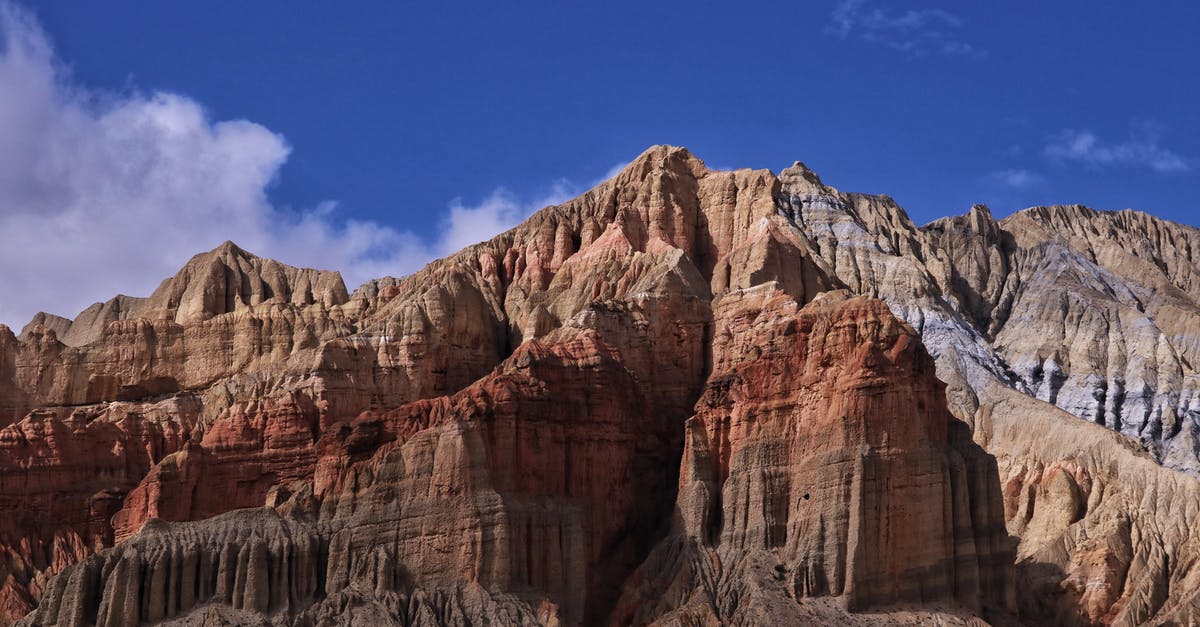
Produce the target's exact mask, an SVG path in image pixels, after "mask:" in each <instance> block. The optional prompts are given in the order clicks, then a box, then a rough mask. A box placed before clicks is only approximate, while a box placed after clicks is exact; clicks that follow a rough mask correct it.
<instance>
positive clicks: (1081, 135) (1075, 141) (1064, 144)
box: [1045, 122, 1192, 173]
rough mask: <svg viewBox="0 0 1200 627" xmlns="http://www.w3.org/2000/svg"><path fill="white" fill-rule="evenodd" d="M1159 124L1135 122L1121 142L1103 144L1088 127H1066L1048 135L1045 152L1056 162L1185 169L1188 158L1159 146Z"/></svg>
mask: <svg viewBox="0 0 1200 627" xmlns="http://www.w3.org/2000/svg"><path fill="white" fill-rule="evenodd" d="M1161 135H1162V130H1161V127H1160V126H1159V125H1157V124H1154V123H1152V122H1142V123H1138V124H1134V126H1133V128H1132V129H1131V131H1130V133H1129V138H1128V139H1126V140H1125V141H1124V142H1121V143H1117V144H1113V143H1106V142H1104V141H1103V140H1101V139H1100V137H1099V136H1098V135H1096V133H1094V132H1092V131H1090V130H1086V129H1084V130H1075V129H1067V130H1064V131H1062V132H1061V133H1058V134H1056V135H1054V136H1052V137H1051V138H1050V140H1049V141H1048V142H1047V144H1046V149H1045V150H1046V155H1047V156H1049V157H1051V158H1052V159H1055V160H1059V161H1077V162H1080V163H1084V164H1087V165H1091V166H1096V167H1107V166H1138V167H1147V168H1150V169H1152V170H1154V171H1155V172H1163V173H1171V172H1187V171H1188V170H1191V168H1192V165H1191V163H1190V161H1189V160H1188V159H1186V158H1184V157H1183V156H1181V155H1179V154H1178V153H1176V152H1173V151H1171V150H1169V149H1167V148H1164V147H1162V146H1160V145H1159V139H1160V137H1161Z"/></svg>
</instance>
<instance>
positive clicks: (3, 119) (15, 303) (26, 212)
mask: <svg viewBox="0 0 1200 627" xmlns="http://www.w3.org/2000/svg"><path fill="white" fill-rule="evenodd" d="M0 138H3V141H2V142H0V323H3V324H8V325H10V326H13V327H14V330H15V329H18V328H19V327H20V325H23V324H24V323H25V322H26V321H28V320H29V319H30V318H31V317H32V316H33V314H34V313H36V312H37V311H40V310H44V311H48V312H51V313H55V314H59V315H63V316H67V317H74V315H75V314H76V313H78V312H79V311H80V310H82V309H83V308H85V307H86V306H88V305H90V304H91V303H93V302H97V301H103V300H107V299H108V298H111V297H112V296H114V295H115V294H116V293H118V292H122V293H127V294H133V295H148V294H149V293H150V292H152V291H153V290H154V288H155V287H157V285H158V283H159V282H160V281H161V280H162V279H163V278H165V277H167V276H170V275H172V274H173V273H174V272H175V271H177V270H178V269H179V267H180V266H182V265H183V263H185V262H186V261H187V259H188V258H190V257H191V256H192V255H193V254H195V253H197V252H201V251H204V250H208V249H210V248H213V247H215V246H216V245H218V244H220V243H221V242H222V241H224V240H226V239H233V240H235V241H236V242H237V243H238V244H239V245H241V246H243V247H244V248H246V249H248V250H250V251H253V252H254V253H256V254H259V255H263V256H267V257H273V258H275V259H279V260H280V261H283V262H285V263H289V264H292V265H298V266H307V267H316V268H323V269H335V270H339V271H341V272H342V275H343V277H344V278H345V279H346V284H347V286H348V287H349V288H350V289H354V288H355V287H356V286H357V285H359V284H360V283H361V282H362V281H364V280H366V279H369V278H372V277H378V276H384V275H388V274H390V275H401V274H405V273H408V272H412V271H414V270H416V269H417V268H419V267H420V265H421V264H423V263H424V262H426V261H428V260H430V259H432V258H435V257H437V256H441V255H444V254H446V253H449V252H452V251H454V250H457V249H458V248H461V247H462V246H465V245H468V244H471V243H473V242H476V241H479V240H482V239H486V238H488V237H490V236H492V235H494V234H496V233H497V232H499V231H502V230H504V229H506V228H509V227H511V226H513V225H515V224H516V223H518V222H519V221H520V220H522V219H523V218H525V217H526V216H527V215H528V214H529V213H531V212H532V211H533V210H535V209H537V208H540V207H541V206H544V205H546V204H554V203H557V202H560V201H562V200H565V199H566V198H567V197H569V196H570V195H571V194H572V193H573V192H574V191H576V190H575V189H573V188H572V187H571V185H570V184H569V183H567V182H565V181H560V182H557V183H555V184H554V185H553V186H552V187H551V189H550V191H549V193H548V194H547V195H546V196H545V197H542V198H537V199H533V201H532V202H524V201H522V200H521V199H519V198H517V197H516V196H515V195H513V194H512V193H511V192H508V191H506V190H503V189H499V190H497V191H496V192H494V193H493V194H492V195H491V196H489V197H487V198H485V199H484V200H483V201H482V202H481V203H479V204H478V205H473V206H468V205H465V204H463V202H462V201H461V200H455V201H453V202H452V203H451V204H450V206H449V207H448V212H447V216H446V219H445V220H444V223H443V225H442V229H441V231H440V232H439V233H438V234H437V235H435V236H434V237H433V238H431V239H423V238H421V237H419V236H417V235H415V234H414V233H411V232H408V231H403V230H397V229H394V228H391V227H388V226H385V225H381V224H379V223H376V222H373V221H366V220H356V219H353V218H346V217H343V216H342V215H341V213H340V212H339V209H338V206H337V204H336V203H334V202H325V203H321V204H320V205H319V206H317V207H315V208H312V209H308V210H302V211H294V210H289V209H285V208H279V207H275V206H272V204H271V203H270V201H269V200H268V196H267V190H268V189H269V188H270V186H271V185H272V184H273V183H274V182H275V181H276V180H277V178H278V176H279V173H280V169H281V168H282V167H283V165H284V163H285V162H286V161H287V158H288V154H289V153H290V151H291V147H290V146H289V145H288V143H287V141H286V140H285V139H284V138H283V136H281V135H279V134H278V133H275V132H272V131H271V130H270V129H268V128H266V127H264V126H262V125H259V124H256V123H254V122H250V121H246V120H224V121H216V120H212V119H211V118H210V117H209V115H208V114H207V113H206V112H205V110H204V108H203V107H202V106H201V105H200V104H199V103H197V102H196V101H194V100H192V99H190V98H188V97H186V96H183V95H180V94H173V93H166V92H153V93H148V94H143V93H136V92H134V93H112V92H106V91H100V90H94V89H89V88H87V87H84V86H81V85H79V84H77V83H76V82H75V81H74V80H73V79H72V76H71V74H70V72H69V70H68V69H66V68H65V67H64V65H63V64H62V62H61V61H60V60H59V59H58V58H57V57H56V56H55V53H54V50H53V46H52V45H51V42H50V40H49V38H48V37H47V36H46V34H45V33H44V32H43V30H42V29H41V27H40V26H39V25H38V24H37V22H36V21H35V20H34V19H33V18H32V17H31V16H30V15H29V14H28V13H27V12H25V11H24V10H22V9H21V8H19V7H17V6H16V5H14V4H11V3H8V2H4V1H3V0H0Z"/></svg>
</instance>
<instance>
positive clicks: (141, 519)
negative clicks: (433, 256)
mask: <svg viewBox="0 0 1200 627" xmlns="http://www.w3.org/2000/svg"><path fill="white" fill-rule="evenodd" d="M1198 233H1200V232H1198V231H1196V230H1194V229H1189V228H1187V227H1181V226H1178V225H1172V224H1169V223H1166V222H1163V221H1159V220H1155V219H1153V218H1150V217H1148V216H1145V215H1144V214H1138V213H1135V212H1117V213H1106V212H1095V211H1092V210H1089V209H1085V208H1082V207H1073V206H1069V207H1041V208H1035V209H1031V210H1027V211H1025V212H1021V213H1019V214H1016V215H1014V216H1012V217H1009V218H1006V219H1004V220H1000V221H997V220H995V219H994V218H993V217H992V216H991V214H990V212H988V210H987V209H986V208H985V207H981V206H980V207H974V208H972V209H971V211H970V212H969V213H967V214H966V215H964V216H960V217H956V218H948V219H946V220H940V221H937V222H935V223H933V224H930V225H927V226H925V227H921V228H918V227H917V226H916V225H914V224H913V223H912V222H911V220H909V218H908V217H907V215H906V214H905V213H904V211H903V210H902V209H901V208H900V207H899V206H898V205H896V203H895V202H894V201H892V200H891V199H890V198H887V197H885V196H869V195H863V194H851V193H844V192H841V191H839V190H837V189H835V188H833V187H831V186H828V185H826V184H825V183H824V182H822V181H821V179H820V178H819V177H818V176H817V175H816V174H815V173H813V172H812V171H811V170H809V169H808V168H807V167H806V166H804V165H803V164H801V163H797V164H795V165H794V166H793V167H791V168H787V169H785V170H784V171H782V172H780V173H779V174H778V175H775V174H773V173H772V172H769V171H766V170H738V171H733V172H717V171H712V170H709V169H708V168H706V167H705V166H704V164H703V163H702V162H701V161H700V160H699V159H697V158H696V157H694V156H693V155H691V154H690V153H688V152H687V151H686V150H683V149H679V148H672V147H667V146H659V147H654V148H651V149H650V150H648V151H646V152H645V153H644V154H642V155H641V156H640V157H638V158H637V159H636V160H635V161H634V162H632V163H631V164H630V165H629V166H628V167H626V168H625V169H624V170H622V171H621V172H620V173H619V174H617V175H616V176H615V177H614V178H613V179H612V180H610V181H607V182H605V183H602V184H600V185H598V186H597V187H595V188H594V189H592V190H589V191H588V192H586V193H584V194H583V195H581V196H580V197H579V198H576V199H574V200H571V201H568V202H566V203H564V204H562V205H559V206H555V207H547V208H545V209H543V210H541V211H539V212H537V213H536V214H534V215H533V216H532V217H530V218H529V220H527V221H526V222H524V223H523V224H521V225H519V226H517V227H516V228H514V229H512V230H510V231H508V232H506V233H503V234H500V235H498V236H497V237H495V238H493V239H491V240H489V241H487V242H483V243H480V244H477V245H474V246H471V247H468V248H466V249H464V250H462V251H459V252H458V253H455V254H453V255H451V256H449V257H447V258H445V259H442V260H439V261H435V262H433V263H431V264H429V265H428V266H426V267H425V268H424V269H422V270H421V271H419V272H417V273H416V274H414V275H412V276H408V277H403V278H391V277H384V278H380V279H376V280H373V281H369V282H368V283H366V284H364V285H363V286H361V287H359V288H358V289H357V290H355V291H354V292H353V293H352V294H347V293H346V289H345V287H344V285H343V284H342V281H341V279H340V277H338V275H337V274H336V273H332V272H323V271H318V270H308V269H298V268H290V267H288V266H284V265H282V264H278V263H277V262H274V261H271V260H267V259H260V258H257V257H255V256H253V255H251V254H249V253H247V252H246V251H243V250H241V249H240V248H238V247H236V246H234V245H233V244H231V243H226V244H224V245H222V246H221V247H218V248H217V249H215V250H213V251H210V252H208V253H204V254H201V255H198V256H196V257H195V258H193V259H192V260H191V261H190V262H189V263H188V264H187V265H186V266H185V267H184V268H183V269H182V270H181V271H180V272H179V273H178V274H177V275H176V276H175V277H172V278H170V279H168V280H166V281H164V283H163V284H162V285H161V286H160V287H159V288H158V290H156V291H155V292H154V294H152V295H150V296H149V297H147V298H133V297H127V296H118V297H116V298H114V299H112V300H110V301H108V302H107V303H100V304H97V305H94V306H93V307H91V308H89V309H87V310H85V311H84V312H82V313H81V314H80V315H79V316H77V317H76V318H75V319H74V320H67V319H65V318H61V317H58V316H53V315H50V314H39V315H38V316H36V317H35V318H34V320H32V321H31V322H30V323H29V324H28V325H27V326H26V327H25V328H24V329H22V331H21V333H20V335H19V336H18V335H15V334H14V333H13V332H12V331H11V330H10V329H8V328H6V327H0V427H2V428H0V509H2V510H3V511H5V512H8V511H18V512H20V515H19V516H6V517H4V518H3V519H2V520H0V622H10V621H13V620H16V619H18V618H20V617H21V616H23V615H25V614H27V613H28V616H26V617H25V618H24V619H23V620H24V623H25V624H90V623H98V624H107V625H115V624H134V623H138V622H156V621H166V620H176V621H181V624H196V623H203V624H262V625H266V624H280V623H296V624H303V625H318V624H320V625H328V624H339V623H341V624H346V623H349V624H395V625H413V624H467V623H471V624H484V623H490V624H546V625H559V624H561V625H574V624H603V623H611V624H624V623H627V622H638V623H640V622H646V621H655V622H656V623H658V624H664V625H665V624H672V625H674V624H678V625H685V624H686V625H696V624H705V625H716V624H727V623H743V624H781V623H794V624H812V623H818V624H820V623H824V624H864V625H866V624H927V623H931V622H935V623H942V624H979V622H980V621H981V620H984V619H987V620H993V621H995V622H997V623H1000V624H1005V623H1009V622H1011V621H1013V620H1022V621H1029V622H1033V623H1039V622H1041V623H1055V624H1060V623H1061V624H1097V623H1100V624H1122V625H1126V624H1140V623H1146V622H1170V621H1175V622H1178V623H1183V624H1186V623H1188V622H1189V621H1193V620H1195V619H1196V617H1197V616H1200V574H1197V573H1200V571H1197V570H1196V569H1194V568H1193V565H1194V564H1195V563H1196V559H1197V556H1200V544H1197V541H1196V540H1194V539H1193V534H1192V532H1191V529H1193V528H1200V525H1198V524H1197V523H1200V521H1195V520H1193V519H1194V518H1195V511H1196V510H1197V507H1196V503H1200V488H1198V487H1197V483H1196V479H1195V478H1194V477H1193V476H1191V475H1188V474H1183V473H1181V472H1177V471H1176V470H1173V469H1177V470H1181V471H1184V472H1186V473H1193V474H1195V473H1197V472H1200V462H1198V461H1197V459H1200V456H1198V454H1197V451H1198V450H1200V448H1198V447H1197V439H1196V431H1197V429H1200V427H1198V426H1197V421H1196V417H1197V416H1200V409H1197V408H1200V405H1198V404H1197V403H1200V401H1197V400H1196V398H1197V394H1196V392H1195V390H1194V388H1196V387H1197V386H1196V383H1195V382H1196V381H1197V380H1200V377H1197V375H1196V373H1195V372H1194V371H1193V369H1192V364H1195V363H1198V362H1197V360H1198V359H1200V355H1197V354H1196V353H1197V352H1200V339H1198V338H1200V333H1198V332H1197V328H1198V327H1197V325H1198V324H1200V322H1198V320H1200V316H1198V315H1197V313H1200V309H1198V305H1197V303H1200V300H1198V298H1200V287H1198V283H1197V281H1196V277H1197V275H1198V274H1200V271H1198V270H1197V267H1196V265H1195V262H1194V261H1193V260H1195V259H1197V258H1198V257H1197V255H1196V253H1197V252H1200V251H1196V247H1197V246H1198V245H1200V239H1198V238H1197V234H1198ZM843 289H845V290H848V292H849V293H847V292H844V291H839V290H843ZM876 299H878V300H876ZM939 379H940V381H939ZM1055 406H1057V407H1055ZM1063 410H1065V412H1064V411H1063ZM1066 412H1070V413H1066ZM1081 419H1082V420H1081ZM1089 422H1091V423H1100V424H1099V425H1096V424H1088V423H1089ZM1101 425H1102V426H1101ZM984 449H986V451H985V450H984ZM993 455H994V456H995V457H993ZM997 460H998V462H997ZM264 505H265V506H266V507H265V508H264ZM232 510H238V511H232ZM1010 534H1011V535H1010ZM1014 581H1015V582H1016V583H1015V585H1014ZM31 610H32V613H29V612H31Z"/></svg>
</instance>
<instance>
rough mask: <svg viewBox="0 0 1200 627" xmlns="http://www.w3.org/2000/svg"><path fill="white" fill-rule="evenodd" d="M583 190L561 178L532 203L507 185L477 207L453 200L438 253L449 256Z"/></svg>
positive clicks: (456, 199)
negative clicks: (518, 195)
mask: <svg viewBox="0 0 1200 627" xmlns="http://www.w3.org/2000/svg"><path fill="white" fill-rule="evenodd" d="M580 191H582V190H579V189H578V188H577V187H576V186H574V185H572V184H571V183H570V182H569V181H566V180H558V181H555V182H554V183H553V184H552V185H551V186H550V189H549V190H547V191H546V192H545V194H543V195H542V196H540V197H538V198H536V199H535V200H533V201H532V202H522V201H520V200H519V199H518V198H517V197H516V196H515V195H513V193H512V192H510V191H508V190H507V189H505V188H503V187H500V188H497V189H496V190H495V191H493V192H492V193H491V194H490V195H488V197H487V198H484V199H483V201H482V202H480V203H479V204H478V205H475V206H467V205H464V204H463V203H462V199H461V198H455V199H454V200H452V201H450V213H449V215H447V216H446V219H445V220H444V221H443V224H442V228H443V230H442V234H441V237H440V238H439V239H438V242H437V245H436V251H435V252H436V254H437V255H438V256H445V255H449V254H450V253H453V252H455V251H458V250H460V249H462V248H465V247H467V246H470V245H471V244H474V243H476V242H480V241H483V240H485V239H488V238H489V237H492V236H493V235H495V234H497V233H502V232H504V231H507V230H508V229H511V228H512V227H514V226H516V225H518V224H520V223H521V221H522V220H524V219H525V218H527V217H529V214H531V213H533V212H534V211H537V210H538V209H541V208H542V207H548V206H550V205H558V204H562V203H564V202H566V201H568V200H570V199H571V198H574V197H575V196H577V195H578V194H579V192H580Z"/></svg>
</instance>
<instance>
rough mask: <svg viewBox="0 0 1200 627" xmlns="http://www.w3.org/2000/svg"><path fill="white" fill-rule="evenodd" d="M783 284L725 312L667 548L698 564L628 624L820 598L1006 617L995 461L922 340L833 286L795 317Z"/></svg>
mask: <svg viewBox="0 0 1200 627" xmlns="http://www.w3.org/2000/svg"><path fill="white" fill-rule="evenodd" d="M770 288H771V286H770V285H767V286H759V287H758V288H755V289H751V290H746V291H744V292H731V293H729V294H726V295H725V296H724V297H723V298H722V299H721V300H720V301H719V303H718V305H717V306H716V307H715V309H716V318H717V320H718V322H719V326H720V328H722V329H723V331H722V332H720V333H719V334H718V335H717V336H716V337H715V338H714V341H713V354H714V363H713V372H712V375H711V376H710V378H709V382H708V384H707V386H706V388H705V390H704V393H703V394H702V395H701V397H700V399H699V401H698V402H697V404H696V413H695V415H694V416H693V417H692V418H690V419H689V420H688V423H687V432H688V436H687V443H686V445H685V449H684V450H685V452H684V460H683V466H682V469H681V476H680V484H679V501H678V506H677V518H676V521H675V526H674V529H673V531H674V534H673V536H672V537H671V538H670V539H668V540H667V541H664V543H663V545H662V546H661V548H660V549H659V553H660V554H670V553H672V552H675V551H679V550H680V547H686V551H685V553H684V554H685V555H687V556H688V557H687V558H686V559H683V560H682V561H683V562H684V563H682V564H681V563H680V561H681V560H680V559H679V557H678V556H673V557H675V559H671V558H669V557H667V556H666V555H657V556H654V557H652V558H651V560H650V561H648V562H647V565H646V566H644V567H643V569H642V571H641V572H640V573H639V579H638V580H636V581H637V582H639V583H638V585H632V586H630V587H628V588H627V590H626V598H625V603H624V607H623V609H624V610H625V611H626V612H628V614H626V615H624V616H623V617H622V619H623V620H622V621H621V622H625V621H629V620H632V622H635V623H642V622H646V621H648V620H656V621H659V622H664V623H671V624H674V623H686V622H688V620H689V619H688V618H687V617H689V616H696V615H704V616H709V617H711V619H712V620H715V621H719V622H721V623H724V624H731V623H732V624H747V623H754V624H768V623H769V624H789V623H794V622H796V621H801V622H802V621H804V620H805V619H806V614H805V612H806V611H807V608H803V607H801V605H803V604H801V605H797V603H796V602H795V601H792V599H803V598H806V597H822V596H835V597H839V598H840V600H841V603H842V605H844V606H845V607H846V608H847V609H850V610H861V609H866V608H869V607H878V606H888V605H893V604H898V603H913V604H920V603H939V602H940V603H949V604H954V603H957V604H960V605H961V606H963V607H967V608H971V609H973V610H976V611H979V610H980V609H982V606H984V605H986V606H989V607H991V608H993V609H996V610H999V611H1001V612H1003V611H1004V609H1005V608H1006V607H1009V606H1011V604H1012V600H1011V598H1010V597H1009V596H1008V595H1009V594H1011V591H1012V588H1011V587H1010V579H1011V576H1012V575H1011V562H1012V556H1011V548H1010V546H1009V542H1008V536H1007V533H1006V532H1005V530H1004V529H1003V527H1002V525H1000V523H999V521H1000V520H1001V518H1002V516H1003V503H1002V501H1001V498H1000V493H999V490H998V483H999V482H998V477H997V473H996V467H995V464H994V461H993V460H992V459H991V457H990V456H988V455H987V454H986V453H984V452H983V451H982V450H981V449H979V447H978V446H976V445H975V444H974V443H972V442H971V441H970V437H969V433H966V430H965V425H963V424H962V423H960V422H958V421H957V420H956V419H955V418H953V416H951V415H950V413H949V411H948V410H947V409H946V406H945V394H944V392H943V387H942V385H941V383H940V382H939V381H938V380H937V379H936V378H935V377H934V376H933V373H934V366H933V361H932V359H930V358H929V356H928V354H927V353H925V351H924V349H923V348H922V347H921V344H920V340H919V338H918V337H917V335H916V334H915V333H914V332H913V331H912V329H911V328H909V327H907V325H905V324H904V323H902V322H899V321H898V320H896V318H895V317H894V316H892V314H891V312H889V311H888V310H887V308H886V307H885V306H884V305H883V304H882V303H881V302H879V301H875V300H870V299H863V298H856V299H848V298H847V296H846V295H845V294H844V293H838V292H831V293H827V294H823V295H821V296H820V297H818V299H817V300H816V301H815V302H813V303H812V304H810V305H808V306H807V307H804V308H803V309H799V311H797V309H798V308H799V307H798V305H797V303H796V302H795V301H793V300H791V299H790V298H787V297H786V296H785V295H784V294H782V293H780V292H778V291H775V290H773V289H770ZM681 572H684V573H686V572H691V573H692V576H691V578H690V580H687V584H686V585H683V586H681V585H680V584H681V581H683V580H682V579H681V578H682V577H685V575H681ZM780 589H782V590H783V591H784V592H786V596H785V597H783V599H787V602H782V600H781V599H780V598H772V597H778V596H779V595H778V591H779V590H780ZM648 592H649V594H648ZM764 597H765V598H764Z"/></svg>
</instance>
